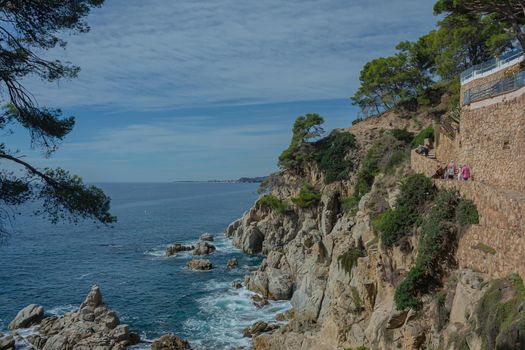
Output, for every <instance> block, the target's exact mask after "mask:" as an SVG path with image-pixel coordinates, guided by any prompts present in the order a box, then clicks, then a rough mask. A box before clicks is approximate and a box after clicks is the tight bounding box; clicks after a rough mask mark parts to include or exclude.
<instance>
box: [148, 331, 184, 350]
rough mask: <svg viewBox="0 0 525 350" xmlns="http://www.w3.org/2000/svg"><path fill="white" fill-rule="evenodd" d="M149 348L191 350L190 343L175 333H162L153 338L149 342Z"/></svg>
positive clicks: (153, 349) (157, 349)
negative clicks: (151, 341) (158, 336)
mask: <svg viewBox="0 0 525 350" xmlns="http://www.w3.org/2000/svg"><path fill="white" fill-rule="evenodd" d="M151 350H191V347H190V344H189V343H188V342H187V341H186V340H182V339H180V338H179V337H177V336H176V335H175V334H171V333H168V334H164V335H163V336H161V337H160V338H159V339H155V340H154V341H153V343H152V344H151Z"/></svg>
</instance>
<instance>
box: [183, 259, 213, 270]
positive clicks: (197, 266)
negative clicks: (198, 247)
mask: <svg viewBox="0 0 525 350" xmlns="http://www.w3.org/2000/svg"><path fill="white" fill-rule="evenodd" d="M186 266H187V267H188V268H189V269H191V270H211V269H212V267H213V265H212V264H211V262H210V261H209V260H207V259H194V260H190V261H188V263H187V264H186Z"/></svg>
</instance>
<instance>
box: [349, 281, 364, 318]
mask: <svg viewBox="0 0 525 350" xmlns="http://www.w3.org/2000/svg"><path fill="white" fill-rule="evenodd" d="M350 292H351V293H352V301H353V302H354V306H355V308H354V312H355V313H361V312H362V311H363V310H364V307H363V300H362V299H361V297H360V296H359V292H358V291H357V288H356V287H350Z"/></svg>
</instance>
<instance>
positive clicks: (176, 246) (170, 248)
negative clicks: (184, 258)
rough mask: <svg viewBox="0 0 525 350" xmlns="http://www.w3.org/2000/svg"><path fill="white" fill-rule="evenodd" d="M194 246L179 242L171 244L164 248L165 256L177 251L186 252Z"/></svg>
mask: <svg viewBox="0 0 525 350" xmlns="http://www.w3.org/2000/svg"><path fill="white" fill-rule="evenodd" d="M194 248H195V247H194V246H186V245H182V244H179V243H175V244H171V245H169V246H168V247H167V248H166V251H165V253H164V254H165V255H166V256H172V255H175V254H176V253H179V252H186V251H189V250H193V249H194Z"/></svg>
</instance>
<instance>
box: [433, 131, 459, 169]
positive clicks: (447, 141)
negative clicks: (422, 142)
mask: <svg viewBox="0 0 525 350" xmlns="http://www.w3.org/2000/svg"><path fill="white" fill-rule="evenodd" d="M458 150H459V138H458V137H457V138H456V139H454V140H452V139H451V138H449V137H448V136H447V135H445V134H443V133H440V135H439V141H438V143H437V145H436V159H439V160H440V161H442V162H443V163H445V164H447V163H448V162H450V161H451V160H452V159H454V160H456V159H458Z"/></svg>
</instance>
